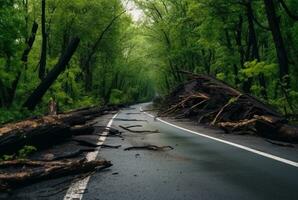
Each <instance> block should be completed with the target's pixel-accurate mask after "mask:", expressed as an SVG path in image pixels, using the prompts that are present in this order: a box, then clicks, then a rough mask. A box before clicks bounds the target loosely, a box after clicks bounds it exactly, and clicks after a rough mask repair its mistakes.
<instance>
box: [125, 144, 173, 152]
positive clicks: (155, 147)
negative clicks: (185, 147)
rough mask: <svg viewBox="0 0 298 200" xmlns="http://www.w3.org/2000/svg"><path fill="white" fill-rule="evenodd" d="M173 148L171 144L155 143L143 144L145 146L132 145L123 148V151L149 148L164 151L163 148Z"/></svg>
mask: <svg viewBox="0 0 298 200" xmlns="http://www.w3.org/2000/svg"><path fill="white" fill-rule="evenodd" d="M167 149H168V150H173V149H174V148H173V147H171V146H161V147H159V146H156V145H145V146H133V147H128V148H125V149H124V151H130V150H150V151H164V150H167Z"/></svg>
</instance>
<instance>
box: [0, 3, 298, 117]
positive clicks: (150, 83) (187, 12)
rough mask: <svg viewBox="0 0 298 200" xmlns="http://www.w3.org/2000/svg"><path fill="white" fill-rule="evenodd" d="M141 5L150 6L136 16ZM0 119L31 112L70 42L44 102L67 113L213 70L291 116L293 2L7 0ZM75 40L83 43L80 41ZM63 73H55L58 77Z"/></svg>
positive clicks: (159, 90) (295, 35) (0, 31)
mask: <svg viewBox="0 0 298 200" xmlns="http://www.w3.org/2000/svg"><path fill="white" fill-rule="evenodd" d="M128 4H134V6H136V7H137V8H134V9H136V10H138V12H142V14H141V17H139V18H138V19H137V20H136V19H134V18H133V13H134V12H135V11H130V10H129V9H128V7H127V5H128ZM0 6H1V10H0V19H1V20H0V107H1V108H0V112H1V115H0V122H5V121H8V120H12V119H18V118H23V117H25V116H28V115H32V111H28V108H29V110H32V108H35V105H30V102H29V103H28V101H32V99H33V100H36V96H33V97H32V93H33V94H34V91H35V90H36V88H37V89H38V88H39V87H38V86H39V85H40V84H41V85H42V86H44V84H43V83H48V82H47V81H48V80H50V79H51V77H53V76H52V74H53V73H54V72H57V70H55V69H56V68H57V66H58V67H59V63H60V64H61V62H60V61H61V57H62V58H63V55H65V54H67V52H68V50H69V47H70V45H71V44H72V43H71V42H74V41H77V43H79V44H78V48H77V49H76V50H75V52H74V54H73V56H72V55H71V59H70V61H69V63H68V64H67V66H66V68H65V69H63V67H62V68H61V69H60V71H59V72H57V73H56V75H59V76H58V78H57V80H56V78H52V79H53V80H51V81H50V82H53V83H52V84H48V88H47V87H46V88H45V89H44V90H45V91H44V92H45V94H44V95H42V96H41V97H40V98H42V102H36V104H37V103H38V104H37V107H36V108H35V111H34V114H38V113H44V112H45V111H46V110H47V105H48V102H49V100H51V99H55V101H57V103H58V105H59V109H60V110H67V109H71V108H77V107H82V106H88V105H93V104H125V103H134V102H144V101H150V100H151V99H152V98H153V97H154V96H157V95H158V96H163V95H166V94H168V93H169V92H170V91H171V90H172V89H173V88H174V87H175V86H177V85H179V84H180V83H182V82H184V81H185V80H186V77H185V76H184V75H183V74H182V73H181V72H182V71H188V72H193V73H197V74H208V75H212V76H214V77H216V78H218V79H220V80H224V81H225V82H227V83H228V84H230V85H231V86H233V87H235V88H237V89H239V90H242V91H243V92H245V93H250V94H252V95H254V96H256V97H257V98H259V99H261V100H262V101H264V102H267V103H269V104H271V105H272V106H274V107H275V108H277V109H278V110H279V111H280V112H282V113H283V114H285V115H287V116H289V117H295V114H296V113H297V109H298V108H297V106H296V104H297V99H298V84H297V83H298V78H297V77H298V76H297V75H298V70H297V69H298V68H297V66H298V61H297V60H298V59H297V56H298V23H297V21H298V13H297V12H296V11H297V8H298V2H297V1H295V0H255V1H252V0H134V1H120V0H76V1H72V0H64V1H60V0H6V1H1V2H0ZM75 39H76V40H75ZM54 77H55V76H54Z"/></svg>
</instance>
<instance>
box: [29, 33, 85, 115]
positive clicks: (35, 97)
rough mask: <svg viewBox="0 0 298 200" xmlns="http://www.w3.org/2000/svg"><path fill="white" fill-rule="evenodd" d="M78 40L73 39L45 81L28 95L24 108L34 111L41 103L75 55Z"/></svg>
mask: <svg viewBox="0 0 298 200" xmlns="http://www.w3.org/2000/svg"><path fill="white" fill-rule="evenodd" d="M79 42H80V39H79V38H74V39H72V40H71V41H70V42H69V44H68V47H67V49H66V51H65V52H64V54H63V55H61V57H60V59H59V61H58V63H57V65H56V66H55V67H54V68H53V69H52V70H51V71H50V72H49V74H48V75H47V76H46V77H45V79H44V80H43V81H42V82H41V83H40V84H39V86H38V87H37V88H36V89H35V91H34V92H33V93H32V94H31V95H30V97H29V98H28V99H27V101H26V102H25V104H24V105H23V106H24V107H26V108H28V109H29V110H34V109H35V107H36V105H37V104H38V103H39V102H40V101H41V99H42V97H43V95H44V94H45V93H46V91H47V90H48V89H49V87H50V86H51V85H52V84H53V82H54V81H55V80H56V79H57V78H58V76H59V75H60V73H62V72H63V71H64V70H65V68H66V66H67V64H68V62H69V61H70V59H71V57H72V56H73V54H74V53H75V51H76V49H77V47H78V45H79Z"/></svg>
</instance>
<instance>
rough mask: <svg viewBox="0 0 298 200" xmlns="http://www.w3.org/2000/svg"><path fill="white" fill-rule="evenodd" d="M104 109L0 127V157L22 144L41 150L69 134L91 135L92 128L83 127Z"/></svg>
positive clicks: (73, 112)
mask: <svg viewBox="0 0 298 200" xmlns="http://www.w3.org/2000/svg"><path fill="white" fill-rule="evenodd" d="M107 110H109V108H99V107H92V108H88V109H84V110H78V111H72V112H68V113H66V114H59V115H51V116H44V117H41V118H36V119H27V120H24V121H20V122H17V123H10V124H6V125H3V126H2V127H0V156H1V155H3V154H11V153H14V152H17V151H18V150H19V149H20V148H22V147H23V146H24V145H32V146H35V147H37V148H38V149H43V148H47V147H49V146H51V145H55V144H58V143H61V142H63V141H65V140H67V139H70V138H71V136H72V135H84V134H92V132H93V131H94V128H93V127H92V126H91V125H88V124H87V125H84V124H85V123H86V122H88V121H90V120H92V119H94V118H96V117H98V116H100V115H102V114H103V113H104V112H105V111H107ZM76 125H77V126H76Z"/></svg>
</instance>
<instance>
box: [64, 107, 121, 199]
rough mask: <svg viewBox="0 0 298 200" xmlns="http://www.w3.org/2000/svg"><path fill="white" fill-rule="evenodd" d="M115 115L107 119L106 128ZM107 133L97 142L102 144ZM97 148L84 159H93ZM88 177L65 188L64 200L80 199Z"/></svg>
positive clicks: (109, 125)
mask: <svg viewBox="0 0 298 200" xmlns="http://www.w3.org/2000/svg"><path fill="white" fill-rule="evenodd" d="M117 115H118V113H117V114H116V115H114V116H113V118H112V119H111V120H110V121H109V123H108V125H107V128H110V127H111V126H112V123H113V120H114V119H115V118H116V117H117ZM107 135H108V131H105V132H103V133H102V136H101V137H100V138H99V139H98V142H97V144H98V145H102V144H103V143H104V141H105V140H106V138H107ZM99 150H100V147H98V149H97V151H94V152H90V153H88V154H87V156H86V159H87V160H88V161H91V160H95V159H96V157H97V155H98V152H99ZM89 179H90V176H88V177H86V178H84V179H82V180H79V181H77V182H74V183H72V184H71V186H70V188H69V189H68V190H67V193H66V195H65V196H64V200H81V199H82V198H83V195H84V192H85V191H86V188H87V185H88V182H89Z"/></svg>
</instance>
